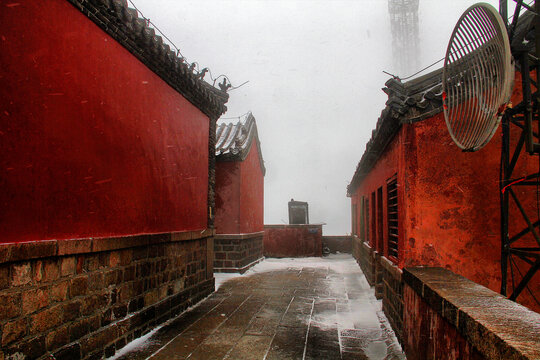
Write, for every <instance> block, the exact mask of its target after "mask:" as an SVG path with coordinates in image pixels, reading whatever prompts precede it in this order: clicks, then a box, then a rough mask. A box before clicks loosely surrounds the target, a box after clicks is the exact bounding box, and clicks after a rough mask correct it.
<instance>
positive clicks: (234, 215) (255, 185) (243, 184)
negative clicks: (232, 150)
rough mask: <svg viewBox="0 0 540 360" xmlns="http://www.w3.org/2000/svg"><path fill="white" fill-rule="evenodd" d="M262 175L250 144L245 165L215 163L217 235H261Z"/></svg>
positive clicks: (234, 162) (257, 158) (226, 162)
mask: <svg viewBox="0 0 540 360" xmlns="http://www.w3.org/2000/svg"><path fill="white" fill-rule="evenodd" d="M263 217H264V175H263V172H262V169H261V164H260V158H259V150H258V148H257V146H256V144H255V141H253V143H252V146H251V149H250V150H249V153H248V156H247V157H246V158H245V159H244V161H217V164H216V217H215V226H216V232H217V233H218V234H248V233H254V232H259V231H263V229H264V228H263V227H264V221H263Z"/></svg>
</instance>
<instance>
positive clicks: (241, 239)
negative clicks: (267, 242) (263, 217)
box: [214, 231, 264, 274]
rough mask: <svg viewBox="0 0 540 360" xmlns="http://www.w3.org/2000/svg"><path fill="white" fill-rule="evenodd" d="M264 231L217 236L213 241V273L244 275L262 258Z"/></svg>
mask: <svg viewBox="0 0 540 360" xmlns="http://www.w3.org/2000/svg"><path fill="white" fill-rule="evenodd" d="M263 238H264V231H261V232H256V233H252V234H228V235H223V234H218V235H216V237H215V239H214V256H215V258H214V271H215V272H239V273H241V274H242V273H244V272H246V271H247V270H248V269H249V268H250V267H252V266H253V265H255V264H257V263H258V262H259V261H261V260H262V259H263V258H264V251H263Z"/></svg>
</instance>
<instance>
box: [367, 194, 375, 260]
mask: <svg viewBox="0 0 540 360" xmlns="http://www.w3.org/2000/svg"><path fill="white" fill-rule="evenodd" d="M376 199H377V198H376V194H375V191H374V192H372V193H371V210H370V211H371V219H370V220H371V221H370V224H369V226H370V229H369V230H370V233H371V238H370V239H369V244H370V245H371V247H372V248H373V249H375V250H376V249H377V247H376V246H377V207H376V206H377V200H376Z"/></svg>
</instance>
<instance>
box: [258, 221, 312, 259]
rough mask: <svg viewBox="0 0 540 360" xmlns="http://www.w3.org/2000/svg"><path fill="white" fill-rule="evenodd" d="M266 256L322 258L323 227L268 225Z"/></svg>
mask: <svg viewBox="0 0 540 360" xmlns="http://www.w3.org/2000/svg"><path fill="white" fill-rule="evenodd" d="M264 255H265V256H269V257H306V256H322V225H320V224H309V225H266V226H265V227H264Z"/></svg>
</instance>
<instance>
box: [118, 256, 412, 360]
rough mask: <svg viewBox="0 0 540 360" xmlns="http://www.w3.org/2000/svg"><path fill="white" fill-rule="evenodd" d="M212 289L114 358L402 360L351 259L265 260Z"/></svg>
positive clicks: (218, 281)
mask: <svg viewBox="0 0 540 360" xmlns="http://www.w3.org/2000/svg"><path fill="white" fill-rule="evenodd" d="M217 286H219V289H218V290H217V291H216V292H215V293H214V294H212V295H211V296H209V297H208V298H206V299H205V300H204V301H202V302H201V303H200V304H199V305H197V306H196V307H194V308H193V309H190V310H189V311H186V312H185V313H183V314H182V315H181V316H179V317H178V318H176V319H175V320H173V321H170V322H169V323H167V324H166V325H164V326H162V327H160V328H158V329H157V330H155V331H153V332H152V333H151V334H149V335H147V336H145V337H144V338H142V339H139V340H136V341H134V342H133V343H132V344H129V345H128V346H127V347H126V348H124V349H122V350H121V351H120V352H119V353H118V354H117V355H116V356H115V358H116V359H149V358H150V359H155V360H158V359H205V360H207V359H268V360H271V359H381V360H383V359H384V360H394V359H405V356H404V355H403V353H402V352H401V348H400V346H399V344H398V343H397V340H396V338H395V336H394V333H393V332H392V330H391V328H390V325H389V323H388V320H387V319H386V317H385V316H384V314H383V312H382V311H381V303H380V301H378V300H376V299H375V297H374V295H373V289H371V288H370V287H369V285H368V283H367V281H366V280H365V278H364V276H363V274H362V272H361V270H360V268H359V266H358V265H357V264H356V262H355V261H354V259H353V258H352V257H351V256H350V255H331V256H329V257H326V258H305V259H266V260H265V261H263V262H262V263H260V264H258V265H256V266H255V267H254V268H252V269H251V270H250V271H248V272H247V273H246V274H244V275H242V276H236V277H231V275H230V274H216V287H217Z"/></svg>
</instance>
